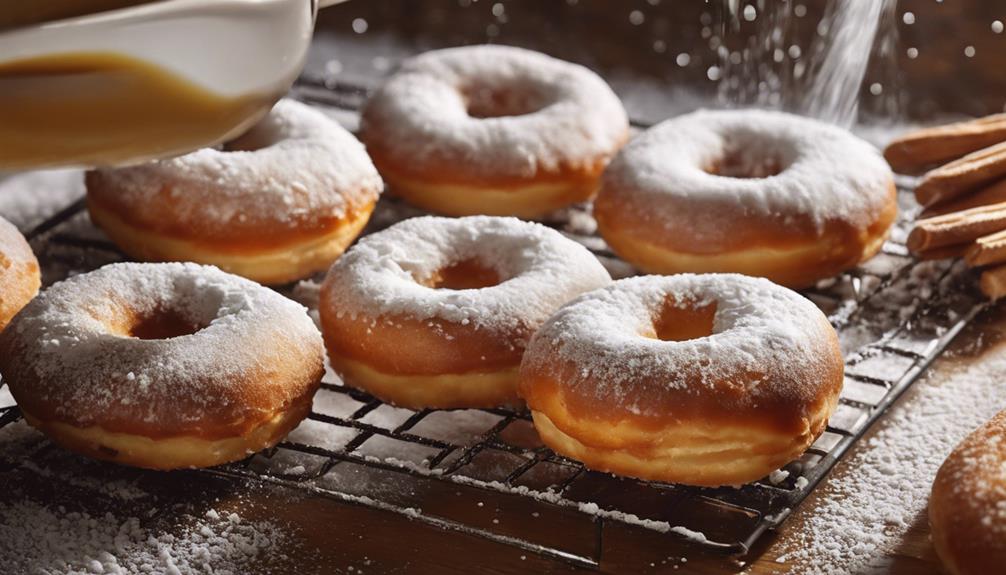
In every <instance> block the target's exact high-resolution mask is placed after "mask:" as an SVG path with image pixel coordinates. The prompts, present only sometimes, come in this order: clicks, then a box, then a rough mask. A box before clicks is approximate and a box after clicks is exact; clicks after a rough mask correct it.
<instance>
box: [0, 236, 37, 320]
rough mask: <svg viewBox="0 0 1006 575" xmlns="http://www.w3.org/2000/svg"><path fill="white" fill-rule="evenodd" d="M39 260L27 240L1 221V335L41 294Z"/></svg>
mask: <svg viewBox="0 0 1006 575" xmlns="http://www.w3.org/2000/svg"><path fill="white" fill-rule="evenodd" d="M41 282H42V280H41V278H40V276H39V269H38V260H36V259H35V254H34V253H32V251H31V246H29V245H28V242H27V241H25V239H24V236H22V235H21V232H19V231H18V229H17V228H15V227H14V226H13V225H12V224H11V223H10V222H8V221H7V220H5V219H3V218H0V331H3V330H4V328H5V327H7V324H8V323H9V322H10V320H11V318H13V317H14V314H16V313H17V312H18V311H20V310H21V308H23V307H24V306H25V304H27V303H28V302H29V301H31V298H33V297H35V294H36V293H38V288H39V286H40V285H41Z"/></svg>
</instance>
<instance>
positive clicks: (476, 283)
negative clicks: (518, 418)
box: [319, 216, 611, 409]
mask: <svg viewBox="0 0 1006 575" xmlns="http://www.w3.org/2000/svg"><path fill="white" fill-rule="evenodd" d="M610 281H611V278H610V277H609V276H608V272H607V271H606V270H605V269H604V267H603V266H602V265H601V264H600V262H598V260H597V259H596V258H595V257H594V256H593V255H592V254H591V253H590V252H589V251H587V249H586V248H584V247H583V246H581V245H580V244H578V243H576V242H574V241H572V240H570V239H567V238H565V237H563V236H562V235H561V234H560V233H559V232H556V231H555V230H552V229H549V228H546V227H544V226H542V225H540V224H534V223H529V222H522V221H520V220H517V219H515V218H503V217H490V216H470V217H465V218H458V219H450V218H439V217H433V216H428V217H420V218H413V219H410V220H405V221H403V222H401V223H398V224H396V225H394V226H392V227H390V228H388V229H386V230H384V231H382V232H378V233H376V234H371V235H368V236H366V237H364V238H363V239H361V240H360V241H359V242H358V243H357V244H356V245H355V246H353V248H351V249H350V250H349V251H348V252H346V255H344V256H343V257H342V258H340V259H339V261H337V262H336V263H335V265H333V266H332V269H331V270H330V271H329V273H328V277H327V278H326V280H325V283H324V284H323V285H322V289H321V297H320V303H319V312H320V315H321V325H322V333H323V335H324V337H325V344H326V347H327V348H328V357H329V360H330V361H331V363H332V366H333V368H335V370H336V371H337V372H339V373H340V375H341V376H342V377H343V379H344V380H345V382H346V383H347V384H349V385H352V386H354V387H358V388H360V389H363V390H365V391H367V392H369V393H371V394H372V395H375V396H377V397H379V398H381V399H382V400H384V401H386V402H389V403H393V404H395V405H398V406H403V407H409V408H413V409H419V408H424V407H437V408H454V407H491V406H499V405H509V404H517V403H519V399H518V397H517V369H518V367H519V365H520V360H521V355H522V354H523V353H524V346H525V344H526V343H527V340H528V339H529V338H530V336H531V334H532V333H534V331H535V329H537V328H538V326H539V325H541V324H542V323H543V322H544V321H545V320H546V319H547V318H548V317H549V316H550V315H551V314H552V312H554V311H555V310H556V309H558V308H559V306H561V305H562V304H564V303H566V302H567V301H569V300H570V299H572V298H574V297H576V296H578V295H580V294H581V293H584V292H587V291H590V290H592V289H595V288H598V287H601V286H604V285H606V284H608V283H609V282H610Z"/></svg>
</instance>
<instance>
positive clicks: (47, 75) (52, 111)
mask: <svg viewBox="0 0 1006 575" xmlns="http://www.w3.org/2000/svg"><path fill="white" fill-rule="evenodd" d="M277 97H278V96H274V95H262V94H258V95H252V96H242V97H238V98H231V97H226V96H220V95H218V94H214V93H212V92H210V91H208V90H206V89H205V88H202V87H200V86H197V85H195V84H193V83H191V82H189V81H188V80H186V79H184V78H182V77H180V76H177V75H175V74H173V73H171V72H169V71H167V70H164V69H161V68H159V67H157V66H154V65H152V64H149V63H147V62H143V61H141V60H137V59H134V58H130V57H128V56H122V55H117V54H112V53H81V54H63V55H53V56H45V57H41V58H32V59H28V60H19V61H15V62H9V63H4V64H0V171H3V170H14V169H24V168H35V167H44V166H55V165H80V166H84V165H88V166H90V165H110V164H121V163H127V162H135V161H140V160H144V159H150V158H154V157H162V156H169V155H175V154H181V153H184V152H188V151H191V150H194V149H197V148H201V147H206V146H208V145H212V144H215V143H217V142H219V141H220V140H222V139H224V138H225V137H227V136H233V135H234V134H235V133H236V132H237V131H238V130H239V129H242V128H244V127H246V126H248V125H249V124H250V123H251V122H253V121H254V120H256V119H258V118H259V117H261V115H262V114H264V113H265V112H266V111H267V110H268V109H269V107H270V106H271V105H272V103H273V102H274V101H275V100H276V98H277Z"/></svg>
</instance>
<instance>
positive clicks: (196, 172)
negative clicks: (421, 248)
mask: <svg viewBox="0 0 1006 575" xmlns="http://www.w3.org/2000/svg"><path fill="white" fill-rule="evenodd" d="M382 186H383V184H382V182H381V179H380V176H378V174H377V171H376V169H375V168H374V165H373V164H372V163H371V161H370V158H369V157H368V156H367V153H366V151H365V150H364V148H363V145H362V144H360V143H359V142H358V141H357V140H356V138H355V137H353V135H352V134H350V133H349V132H347V131H346V130H345V129H343V128H342V127H341V126H339V125H338V124H337V123H336V122H335V121H334V120H332V119H330V118H328V117H327V116H325V115H324V114H322V113H321V112H319V111H317V110H313V109H311V108H310V107H308V106H306V105H304V104H300V103H298V102H295V101H293V100H282V101H280V102H279V103H277V104H276V107H275V108H273V110H272V112H270V114H269V115H268V116H267V117H266V118H265V119H264V120H262V122H260V123H259V124H258V125H256V126H255V127H254V128H252V129H251V130H250V131H249V132H248V133H246V134H245V135H243V136H241V137H240V138H238V139H236V140H234V141H232V142H229V143H227V144H225V146H224V148H223V149H222V150H216V149H204V150H199V151H197V152H193V153H191V154H188V155H186V156H182V157H180V158H175V159H171V160H160V161H156V162H151V163H147V164H143V165H139V166H134V167H129V168H118V169H115V168H112V169H100V170H94V171H91V172H89V173H88V174H87V201H88V209H89V210H90V212H91V218H92V219H93V220H94V221H95V223H97V224H98V225H99V226H101V227H102V228H103V229H104V230H105V232H106V233H108V235H109V236H110V237H111V238H112V240H114V241H115V242H116V243H117V244H118V245H119V247H121V248H122V250H123V251H125V252H126V253H128V254H129V255H131V256H133V257H136V258H138V259H142V260H152V261H171V260H180V261H195V262H199V263H205V264H213V265H217V266H219V267H221V268H222V269H224V270H226V271H229V272H232V273H236V274H238V275H242V276H245V277H248V278H251V279H254V280H256V281H259V282H263V283H269V284H277V283H284V282H288V281H293V280H295V279H299V278H302V277H305V276H308V275H310V274H312V273H314V272H317V271H321V270H324V269H326V268H327V267H328V266H329V265H330V264H331V263H332V261H334V260H335V259H336V258H337V257H339V255H341V254H342V252H343V250H345V249H346V246H348V245H349V244H350V243H351V242H352V241H353V240H354V239H355V238H356V236H357V235H358V234H359V232H360V230H361V229H362V228H363V226H364V225H366V223H367V220H368V219H369V218H370V213H371V212H372V211H373V209H374V203H375V202H376V201H377V197H378V195H379V194H380V192H381V189H382Z"/></svg>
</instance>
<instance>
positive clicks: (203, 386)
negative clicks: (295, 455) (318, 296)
mask: <svg viewBox="0 0 1006 575" xmlns="http://www.w3.org/2000/svg"><path fill="white" fill-rule="evenodd" d="M323 373H324V346H323V344H322V340H321V335H320V334H319V333H318V329H317V328H316V327H315V326H314V322H313V321H312V320H311V319H310V318H309V317H308V315H307V312H306V310H305V309H304V308H303V307H301V306H300V305H299V304H296V303H294V302H293V301H291V300H288V299H286V298H284V297H283V296H281V295H279V294H278V293H276V292H274V291H272V290H270V289H268V288H264V287H262V286H260V285H258V284H255V283H254V282H251V281H249V280H246V279H244V278H240V277H237V276H233V275H230V274H227V273H224V272H222V271H220V270H218V269H216V268H212V267H208V266H201V265H198V264H191V263H186V264H181V263H164V264H142V263H125V264H112V265H109V266H105V267H103V268H100V269H98V270H96V271H93V272H90V273H86V274H82V275H79V276H75V277H72V278H70V279H68V280H65V281H63V282H60V283H58V284H55V285H53V286H52V287H50V288H49V289H47V290H45V291H44V292H43V293H42V294H41V295H39V296H38V297H37V298H35V300H33V301H32V302H31V303H30V304H28V306H27V307H26V308H25V309H24V311H22V312H21V313H20V314H18V316H17V317H16V318H14V321H13V322H12V323H11V325H10V328H9V329H7V330H5V331H4V332H3V333H0V374H3V377H4V381H6V382H7V383H8V385H10V391H11V394H13V396H14V399H16V400H17V403H18V406H20V408H21V412H22V414H23V415H24V417H25V419H26V420H27V422H28V423H29V424H31V425H32V426H34V427H36V428H38V429H39V430H41V431H42V432H43V433H45V434H46V435H48V436H49V437H50V438H51V439H52V440H53V441H54V442H56V443H57V444H59V445H62V446H64V447H66V448H67V449H70V450H72V451H76V452H78V453H82V454H85V455H88V456H91V457H95V458H98V459H103V460H107V461H113V462H116V463H122V464H126V465H133V466H137V467H146V468H150V469H176V468H183V467H208V466H212V465H218V464H221V463H226V462H229V461H236V460H239V459H244V458H245V457H248V456H249V455H250V454H251V453H254V452H256V451H259V450H261V449H265V448H267V447H271V446H272V445H275V444H276V443H277V442H278V441H279V440H280V439H282V438H283V437H284V436H285V435H286V434H287V433H288V432H289V431H290V430H291V429H293V428H294V427H296V426H297V424H298V423H300V421H301V420H302V419H303V418H304V417H305V416H306V415H307V414H308V412H309V411H310V410H311V400H312V398H313V396H314V392H315V391H316V390H317V388H318V386H319V383H320V382H321V377H322V375H323Z"/></svg>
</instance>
